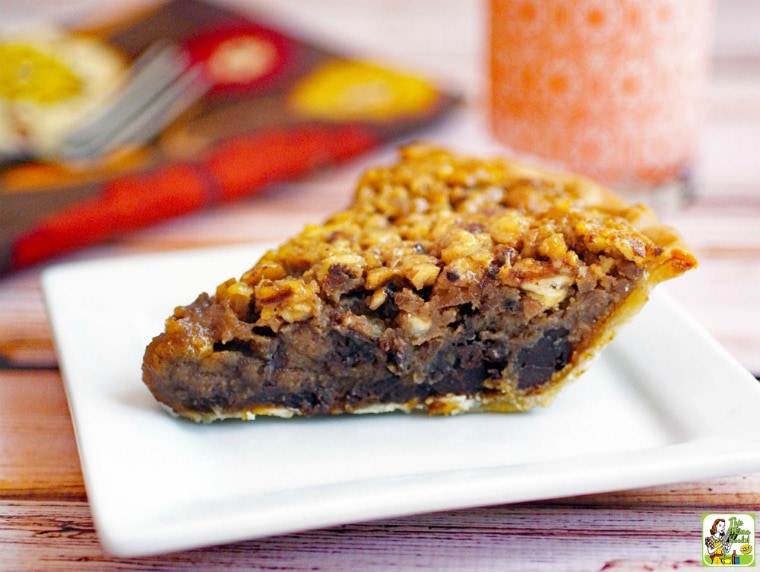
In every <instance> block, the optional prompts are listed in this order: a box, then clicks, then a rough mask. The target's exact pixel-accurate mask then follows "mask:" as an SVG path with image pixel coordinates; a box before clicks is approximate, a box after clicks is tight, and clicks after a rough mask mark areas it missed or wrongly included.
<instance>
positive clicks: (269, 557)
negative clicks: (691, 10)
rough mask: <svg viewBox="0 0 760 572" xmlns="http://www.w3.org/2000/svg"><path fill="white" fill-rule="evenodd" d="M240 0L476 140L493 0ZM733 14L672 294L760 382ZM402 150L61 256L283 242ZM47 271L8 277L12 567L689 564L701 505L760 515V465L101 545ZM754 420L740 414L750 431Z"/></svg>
mask: <svg viewBox="0 0 760 572" xmlns="http://www.w3.org/2000/svg"><path fill="white" fill-rule="evenodd" d="M147 1H148V0H128V2H127V3H130V2H132V3H137V4H145V2H147ZM225 3H226V4H230V5H233V6H236V7H238V8H240V9H243V10H254V9H255V10H256V11H261V12H263V13H264V14H267V15H268V16H269V17H271V18H273V19H274V20H275V21H279V22H282V23H284V24H286V25H287V26H293V27H294V28H296V29H298V30H299V31H300V32H303V33H306V34H308V35H310V36H311V37H313V38H314V39H317V40H320V41H329V42H332V43H333V44H334V45H337V46H339V47H342V48H344V49H345V50H346V51H353V52H355V53H361V54H365V55H367V56H373V57H374V56H378V57H379V58H380V59H382V60H384V61H388V62H395V63H403V64H404V65H405V66H407V67H408V68H409V69H412V70H419V71H423V72H425V73H428V74H430V75H431V76H433V77H437V78H440V80H441V81H443V82H444V83H446V84H447V85H450V86H451V87H452V88H455V89H457V90H459V91H460V92H461V93H462V94H463V95H465V99H466V101H465V105H464V106H463V107H462V109H460V110H459V112H458V113H457V114H456V115H455V116H454V117H453V118H452V119H451V120H450V121H448V122H446V123H444V124H443V125H441V126H438V127H435V128H432V129H430V130H428V131H425V132H422V133H420V134H419V135H420V136H421V137H423V138H431V139H434V140H436V141H439V142H441V143H443V144H449V145H452V146H455V147H458V148H461V149H463V150H467V149H468V148H469V147H470V145H472V144H474V142H475V141H476V140H477V133H478V131H479V130H481V129H483V126H484V125H485V118H484V116H483V105H484V96H483V75H482V74H483V68H482V57H483V50H484V41H485V36H484V34H483V25H484V22H485V5H486V4H485V3H484V2H470V1H468V0H415V2H413V3H409V2H406V1H404V0H355V1H352V2H345V1H343V0H324V1H320V2H319V3H318V6H319V8H318V9H317V8H315V6H316V5H317V3H314V2H313V0H225ZM82 4H86V2H84V1H83V2H82ZM40 5H41V6H44V5H45V3H44V2H43V3H42V4H40ZM19 6H21V5H20V4H19ZM716 9H717V17H716V34H715V41H714V50H713V52H714V55H713V62H712V63H713V69H712V80H711V84H710V90H709V94H708V95H709V98H708V99H709V101H708V104H709V105H708V116H707V118H706V124H705V130H704V134H703V137H702V140H701V146H700V149H701V151H700V157H699V160H698V162H697V164H696V165H695V196H694V198H693V200H691V201H690V202H689V203H687V204H686V205H684V206H683V207H681V208H676V209H669V210H665V211H663V212H662V216H663V218H664V219H665V220H666V222H668V223H670V224H672V225H674V226H676V227H677V228H678V229H679V230H680V231H681V232H682V234H683V235H684V237H685V238H686V239H687V241H688V242H689V243H690V245H691V246H692V247H693V248H694V250H695V252H696V254H697V256H698V258H699V260H700V267H699V269H698V270H697V271H695V272H693V273H690V274H689V275H687V276H685V277H683V278H682V279H679V280H678V281H674V282H673V283H669V284H667V285H666V288H667V289H668V290H669V291H670V292H671V293H672V294H673V295H674V297H675V298H676V299H677V300H678V302H679V303H681V304H683V305H684V307H685V308H686V309H687V310H688V312H689V313H690V314H691V315H692V316H693V317H694V318H695V320H696V321H697V322H698V323H699V324H701V325H702V326H703V327H704V328H705V329H706V330H707V331H708V332H709V333H710V334H711V335H712V336H714V337H715V338H716V339H717V340H718V341H719V342H720V343H721V344H722V345H724V346H725V347H726V349H727V350H728V351H729V353H731V354H732V355H733V356H734V357H735V358H736V359H737V360H738V361H739V362H740V363H741V364H743V365H744V366H745V367H746V368H747V369H749V370H750V371H752V372H753V373H755V374H756V375H757V374H760V326H758V325H759V324H760V288H758V286H757V285H758V284H760V152H759V151H758V141H760V34H757V26H758V22H760V2H756V1H755V0H719V2H717V3H716ZM389 38H391V39H392V40H393V41H389ZM393 155H394V150H393V149H392V148H391V147H390V146H389V147H387V148H383V149H379V150H378V151H376V152H374V153H372V154H370V155H368V156H366V157H363V158H362V159H360V160H357V161H354V162H351V163H348V164H346V165H344V166H342V167H340V168H336V169H331V170H326V171H324V172H320V173H317V174H316V175H314V176H312V177H309V179H308V181H295V182H291V183H284V184H279V185H275V186H272V187H271V188H269V189H268V190H267V191H266V192H264V193H262V194H260V195H257V196H255V197H251V198H248V199H245V200H241V201H239V202H237V203H235V204H232V205H226V206H220V207H218V208H215V209H212V210H209V211H206V212H203V213H198V214H194V215H190V216H186V217H183V218H181V219H176V220H170V221H166V222H164V223H162V224H157V225H155V226H153V227H150V228H148V229H145V230H142V231H139V232H133V233H130V234H129V235H126V236H122V237H118V238H117V239H114V240H112V241H110V242H108V243H104V244H101V245H99V246H97V247H94V248H91V249H88V250H86V251H82V252H78V253H76V254H74V255H71V256H69V257H66V258H64V259H61V260H60V261H59V262H68V261H76V260H97V259H106V258H111V257H114V256H126V255H130V254H138V253H140V254H142V253H151V252H167V251H174V250H183V249H191V248H199V247H209V246H224V245H231V244H239V243H245V242H254V241H267V242H276V241H279V240H281V239H283V238H285V237H287V236H289V235H291V234H293V233H294V232H297V231H298V230H300V229H301V228H302V227H303V225H304V224H306V223H313V222H319V221H321V220H322V219H324V218H325V217H326V216H327V215H328V214H329V213H331V212H332V211H334V210H336V209H338V208H340V207H342V206H343V205H345V204H346V203H347V202H348V201H349V200H350V197H351V194H352V193H353V189H354V184H355V181H356V179H357V178H358V175H359V173H361V172H362V170H363V169H364V168H365V166H366V165H369V164H375V163H386V162H389V161H390V160H391V159H392V157H393ZM43 270H44V268H42V267H38V268H32V269H29V270H26V271H24V272H20V273H17V274H13V275H10V276H5V277H2V278H0V570H3V571H5V570H9V571H11V570H13V571H15V570H18V571H22V570H23V571H27V570H48V569H53V570H188V569H191V568H192V569H196V568H197V569H203V570H206V569H211V570H221V569H251V570H254V569H255V570H389V569H392V570H419V569H434V570H511V569H514V570H584V571H585V570H674V569H679V570H681V569H694V568H701V563H700V560H699V559H700V556H701V544H702V538H701V517H702V513H704V512H710V511H715V512H719V511H724V512H725V511H728V512H731V511H735V512H755V513H758V515H759V516H760V472H752V473H748V474H740V475H735V474H733V475H727V476H724V477H719V478H713V479H707V480H699V481H693V482H683V483H674V484H670V485H665V486H658V487H647V488H643V489H637V490H625V491H614V492H607V493H599V494H594V495H587V496H582V497H572V498H559V499H552V500H548V501H544V502H533V503H525V504H517V505H504V506H495V507H484V508H473V509H469V510H459V511H446V512H439V513H433V514H425V515H417V516H410V517H406V518H397V519H387V520H382V521H377V522H370V523H357V524H350V525H346V526H340V527H336V528H331V529H324V530H314V531H306V532H302V533H297V534H290V535H285V536H279V537H274V538H267V539H257V540H250V541H247V542H240V543H235V544H229V545H226V546H218V547H210V548H205V549H199V550H191V551H184V552H179V553H176V554H167V555H160V556H153V557H147V558H115V557H113V556H111V555H109V554H107V553H106V552H104V550H103V548H102V546H101V545H100V543H99V541H98V537H97V534H96V531H95V528H94V524H93V520H92V515H91V513H90V509H89V506H88V504H87V494H86V490H85V484H84V481H83V477H82V472H81V469H80V465H79V458H78V454H77V449H76V440H75V435H74V429H73V427H72V422H71V418H70V415H69V411H68V406H67V402H66V396H65V392H64V387H63V383H62V379H61V374H60V373H59V371H58V360H57V357H56V354H55V347H54V344H53V338H52V332H51V329H50V325H49V323H48V320H47V315H46V312H45V306H44V301H43V297H42V291H41V286H40V275H41V272H42V271H43ZM241 270H243V269H241ZM85 287H86V285H83V288H85ZM758 415H759V418H760V412H759V413H758ZM752 422H753V421H752V420H737V423H738V424H739V428H741V424H742V423H743V424H745V425H746V424H747V423H752ZM754 422H755V423H756V421H754Z"/></svg>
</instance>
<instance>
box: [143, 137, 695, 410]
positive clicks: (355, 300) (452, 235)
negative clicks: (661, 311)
mask: <svg viewBox="0 0 760 572" xmlns="http://www.w3.org/2000/svg"><path fill="white" fill-rule="evenodd" d="M694 266H696V260H695V258H694V256H693V255H692V254H691V253H690V252H689V251H688V250H687V249H686V247H685V246H684V244H683V243H682V242H681V239H680V238H679V236H678V235H677V234H676V232H675V231H674V230H673V229H671V228H669V227H667V226H664V225H662V224H660V223H659V222H658V221H657V219H656V218H655V216H654V215H653V213H652V212H651V211H650V210H648V209H647V208H646V207H644V206H641V205H637V206H629V205H627V204H626V203H624V202H623V201H622V200H621V199H619V198H617V197H616V196H615V195H613V194H611V193H610V192H609V191H608V190H606V189H604V188H603V187H601V186H599V185H596V184H594V183H593V182H590V181H588V180H586V179H583V178H580V177H576V176H572V175H565V174H555V173H549V172H545V171H543V170H539V169H536V168H532V167H529V166H525V165H522V164H518V163H514V162H511V161H508V160H504V159H488V160H484V159H477V158H470V157H465V156H459V155H456V154H453V153H450V152H447V151H446V150H441V149H437V148H433V147H429V146H425V145H414V146H409V147H406V148H404V149H402V151H401V158H400V160H399V162H398V163H397V164H395V165H393V166H390V167H381V168H375V169H370V170H369V171H367V172H366V173H365V174H364V176H363V177H362V179H361V181H360V182H359V185H358V189H357V191H356V194H355V198H354V200H353V202H352V204H351V205H350V206H349V207H348V208H347V209H346V210H344V211H341V212H338V213H336V214H335V215H333V216H332V217H330V218H329V219H328V220H327V221H326V222H325V223H324V224H322V225H314V226H308V227H306V228H305V229H304V230H303V232H301V233H300V234H299V235H297V236H295V237H294V238H292V239H290V240H288V241H287V242H285V243H284V244H282V245H281V246H280V247H279V248H277V249H275V250H272V251H269V252H267V253H266V254H265V255H264V256H263V257H262V258H261V260H259V261H258V262H257V263H256V264H255V266H253V268H251V269H250V270H248V271H247V272H245V273H244V274H243V275H242V277H241V278H240V279H237V280H236V279H231V280H228V281H226V282H224V283H223V284H221V285H220V286H219V287H218V288H217V290H216V292H215V293H214V295H213V296H212V295H208V294H201V295H200V296H199V297H198V298H197V299H196V300H195V302H193V303H192V304H190V305H188V306H184V307H179V308H177V309H176V310H175V311H174V315H173V316H171V317H169V318H168V320H167V321H166V330H165V331H164V332H163V333H162V334H160V335H159V336H157V337H156V338H155V339H154V340H153V341H152V342H151V343H150V345H149V346H148V348H147V351H146V353H145V359H144V364H143V379H144V381H145V383H146V384H147V385H148V387H149V388H150V390H151V392H152V393H153V395H154V396H155V398H156V399H157V400H158V401H159V402H161V403H162V404H164V405H165V406H167V407H168V409H169V410H170V411H171V412H173V413H175V414H177V415H180V416H182V417H187V418H189V419H192V420H193V421H201V422H209V421H213V420H215V419H223V418H229V417H236V418H242V419H252V418H253V417H255V416H256V415H274V416H280V417H290V416H293V415H315V414H340V413H380V412H387V411H394V410H401V411H407V412H409V411H413V410H418V409H420V410H427V411H428V412H430V413H434V414H453V413H462V412H467V411H519V410H526V409H529V408H532V407H534V406H536V405H546V404H548V403H549V402H550V401H551V399H552V398H553V397H554V395H555V394H556V393H557V391H558V390H559V389H560V388H561V387H562V386H563V385H564V384H566V383H567V382H568V381H570V380H571V379H573V378H575V377H577V376H578V374H579V373H581V372H582V371H583V370H584V368H586V367H587V365H588V364H589V361H590V359H591V358H592V357H593V356H594V355H595V354H596V353H597V352H598V351H599V350H600V349H601V348H602V347H603V346H604V345H605V344H606V343H607V342H609V341H610V340H611V339H612V337H613V335H614V332H615V329H616V328H617V327H618V326H619V325H620V324H621V323H622V322H623V321H624V320H626V319H627V318H629V317H631V316H632V315H633V314H634V313H636V312H637V311H638V310H639V308H640V307H641V306H642V305H643V304H644V303H645V302H646V300H647V296H648V293H649V291H650V289H651V288H652V287H653V286H655V285H656V284H657V283H659V282H661V281H663V280H666V279H669V278H673V277H675V276H678V275H679V274H682V273H683V272H685V271H686V270H689V269H690V268H693V267H694Z"/></svg>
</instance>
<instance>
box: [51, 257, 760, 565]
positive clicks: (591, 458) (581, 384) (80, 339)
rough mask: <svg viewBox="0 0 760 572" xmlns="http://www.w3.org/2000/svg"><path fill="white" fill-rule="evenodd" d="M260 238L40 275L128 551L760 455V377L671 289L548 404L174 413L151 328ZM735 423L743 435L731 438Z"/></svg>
mask: <svg viewBox="0 0 760 572" xmlns="http://www.w3.org/2000/svg"><path fill="white" fill-rule="evenodd" d="M264 248H265V247H264V246H262V245H251V246H244V247H231V248H224V249H214V250H203V251H194V252H184V253H179V254H158V255H146V256H135V257H128V258H121V259H112V260H107V261H97V262H85V263H77V264H70V265H61V266H57V267H53V268H51V269H49V270H47V271H46V272H45V273H44V275H43V287H44V292H45V297H46V302H47V305H48V310H49V315H50V319H51V323H52V327H53V331H54V334H55V339H56V346H57V351H58V354H59V358H60V364H61V368H62V372H63V376H64V381H65V387H66V392H67V396H68V400H69V404H70V408H71V414H72V418H73V421H74V428H75V432H76V436H77V441H78V446H79V452H80V456H81V462H82V468H83V473H84V478H85V484H86V487H87V493H88V497H89V501H90V504H91V508H92V512H93V516H94V519H95V525H96V528H97V530H98V533H99V535H100V538H101V541H102V542H103V545H104V547H105V548H106V549H107V550H109V551H110V552H112V553H114V554H117V555H123V556H133V555H146V554H155V553H160V552H169V551H174V550H180V549H187V548H194V547H200V546H205V545H211V544H218V543H225V542H232V541H237V540H242V539H247V538H254V537H260V536H267V535H273V534H280V533H287V532H293V531H299V530H305V529H311V528H318V527H326V526H331V525H337V524H341V523H349V522H358V521H363V520H370V519H377V518H382V517H391V516H400V515H408V514H414V513H420V512H427V511H435V510H443V509H454V508H462V507H472V506H482V505H489V504H498V503H510V502H516V501H527V500H536V499H545V498H551V497H559V496H567V495H578V494H585V493H595V492H603V491H611V490H619V489H627V488H634V487H641V486H649V485H655V484H664V483H668V482H676V481H683V480H689V479H700V478H706V477H710V476H717V475H726V474H731V473H741V472H751V471H756V470H760V425H758V423H757V415H758V411H760V384H758V382H757V381H756V380H755V379H754V378H753V377H752V376H751V375H750V374H749V373H748V372H747V371H746V370H744V369H743V368H742V367H741V366H740V365H739V364H738V363H737V362H736V361H734V360H733V359H732V358H731V357H730V356H729V355H728V354H727V352H726V351H725V350H723V349H722V348H721V347H720V346H719V345H718V344H717V343H716V342H715V341H713V340H712V339H711V338H710V337H709V336H708V335H707V334H706V333H705V332H703V331H702V330H701V328H700V327H698V326H697V325H696V324H695V323H693V322H692V320H691V319H690V318H689V316H688V315H687V314H685V313H684V311H683V310H682V309H680V307H679V306H678V305H677V304H675V303H674V302H673V301H672V300H671V299H670V298H669V297H668V296H667V295H666V294H665V292H663V291H661V290H660V291H658V292H656V294H655V295H654V296H653V297H652V299H651V301H650V302H649V304H648V305H647V306H646V308H645V309H644V310H643V311H642V312H641V313H640V314H639V315H638V316H637V317H636V318H635V319H634V320H633V321H632V322H631V323H630V324H628V325H627V326H626V327H625V328H623V330H622V331H621V332H620V334H619V335H618V337H617V338H616V340H615V341H614V342H613V343H612V344H611V345H610V346H609V347H608V348H607V349H606V350H605V351H604V352H603V353H602V355H601V356H600V357H599V359H598V360H597V361H596V362H595V364H594V365H593V366H592V368H591V369H590V370H589V371H588V372H587V373H586V374H585V375H584V376H582V377H581V378H580V379H579V380H578V381H576V382H575V383H574V384H573V385H571V386H570V387H568V388H566V389H565V390H564V391H563V392H562V393H560V395H559V397H558V398H557V400H556V401H555V403H554V404H553V405H552V406H551V407H549V408H546V409H540V410H535V411H532V412H530V413H522V414H507V415H505V414H471V415H463V416H458V417H450V418H440V417H428V416H426V415H424V414H412V415H406V414H387V415H377V416H345V417H335V418H327V419H324V418H320V419H290V420H281V419H266V418H258V419H256V420H255V421H253V422H240V421H227V422H222V423H216V424H211V425H206V426H203V425H194V424H192V423H190V422H187V421H183V420H179V419H174V418H172V417H170V416H169V415H167V414H166V413H165V412H164V411H163V410H162V409H161V408H160V407H159V406H158V404H157V403H156V402H155V401H154V400H153V397H152V396H151V395H150V393H149V391H148V390H147V388H146V387H145V386H144V385H143V383H142V381H141V370H140V368H141V363H142V356H143V352H144V349H145V346H146V345H147V344H148V342H149V341H150V340H151V338H152V337H153V336H155V335H156V334H158V333H159V332H160V331H162V330H163V322H164V319H165V318H166V317H167V316H168V315H170V314H171V312H172V310H173V308H174V306H176V305H180V304H186V303H189V302H191V301H192V300H194V299H195V296H196V295H197V294H198V293H200V292H201V291H204V290H205V291H211V292H213V289H214V288H215V286H216V284H217V283H220V282H222V281H223V280H225V279H226V278H228V277H232V276H238V275H240V274H241V273H242V272H243V271H244V270H246V269H247V267H248V266H249V265H250V264H252V263H253V262H254V261H255V259H257V258H258V257H259V256H260V255H261V254H262V253H263V252H264ZM742 421H744V422H743V423H742ZM736 423H741V426H742V438H741V439H726V438H725V431H724V430H725V429H726V428H727V427H729V426H730V425H731V424H736Z"/></svg>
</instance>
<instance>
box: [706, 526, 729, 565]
mask: <svg viewBox="0 0 760 572" xmlns="http://www.w3.org/2000/svg"><path fill="white" fill-rule="evenodd" d="M734 540H735V537H734V534H733V530H732V531H731V532H728V533H727V532H726V521H725V519H722V518H716V519H715V521H714V522H713V525H712V527H710V536H708V537H706V538H705V546H706V547H707V554H708V555H709V557H710V563H711V564H733V563H734V557H733V555H732V554H729V553H730V551H731V545H732V544H733V543H734Z"/></svg>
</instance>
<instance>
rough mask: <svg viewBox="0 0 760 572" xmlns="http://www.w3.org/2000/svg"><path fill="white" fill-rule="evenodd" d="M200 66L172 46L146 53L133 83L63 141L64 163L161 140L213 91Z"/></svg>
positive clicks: (136, 64) (60, 152)
mask: <svg viewBox="0 0 760 572" xmlns="http://www.w3.org/2000/svg"><path fill="white" fill-rule="evenodd" d="M209 87H210V85H209V83H208V82H207V81H206V80H205V79H204V78H203V74H202V69H201V67H200V64H196V65H194V66H190V65H189V61H188V57H187V54H186V53H185V52H183V51H182V50H181V49H180V48H178V47H177V46H174V45H171V44H169V45H161V44H154V45H152V46H150V47H148V48H147V49H146V50H145V51H144V52H143V53H142V54H141V55H140V57H138V59H137V60H136V61H135V62H134V64H133V67H132V77H131V78H130V80H129V81H128V83H127V85H126V86H125V87H124V88H123V89H122V90H121V92H120V93H119V94H118V95H117V96H116V97H115V99H113V100H112V101H111V102H110V103H109V104H107V105H106V106H105V107H103V108H102V109H100V110H99V111H98V112H97V113H96V114H95V115H94V116H93V117H92V118H91V119H90V120H89V121H88V122H87V123H86V124H84V125H82V126H80V127H79V128H77V129H76V130H75V131H73V132H72V133H71V134H70V135H69V136H68V137H66V138H65V139H64V141H63V142H62V144H61V146H60V148H59V149H58V152H57V153H56V154H57V155H58V157H59V158H61V159H64V160H72V161H81V160H88V159H92V158H95V157H97V156H100V155H104V154H106V153H108V152H110V151H113V150H114V149H116V148H118V147H120V146H123V145H140V144H143V143H145V142H147V141H149V140H150V139H152V138H153V137H154V136H155V135H157V134H158V133H159V132H160V131H161V130H162V129H163V128H164V127H166V126H167V125H168V124H169V123H171V122H172V121H173V120H174V119H176V118H177V117H178V116H179V115H180V114H181V113H182V112H184V111H185V110H187V109H188V108H189V107H190V106H191V105H193V104H194V103H195V102H196V101H198V100H199V99H200V98H201V97H202V96H203V95H204V94H205V93H206V92H207V91H208V89H209Z"/></svg>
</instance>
